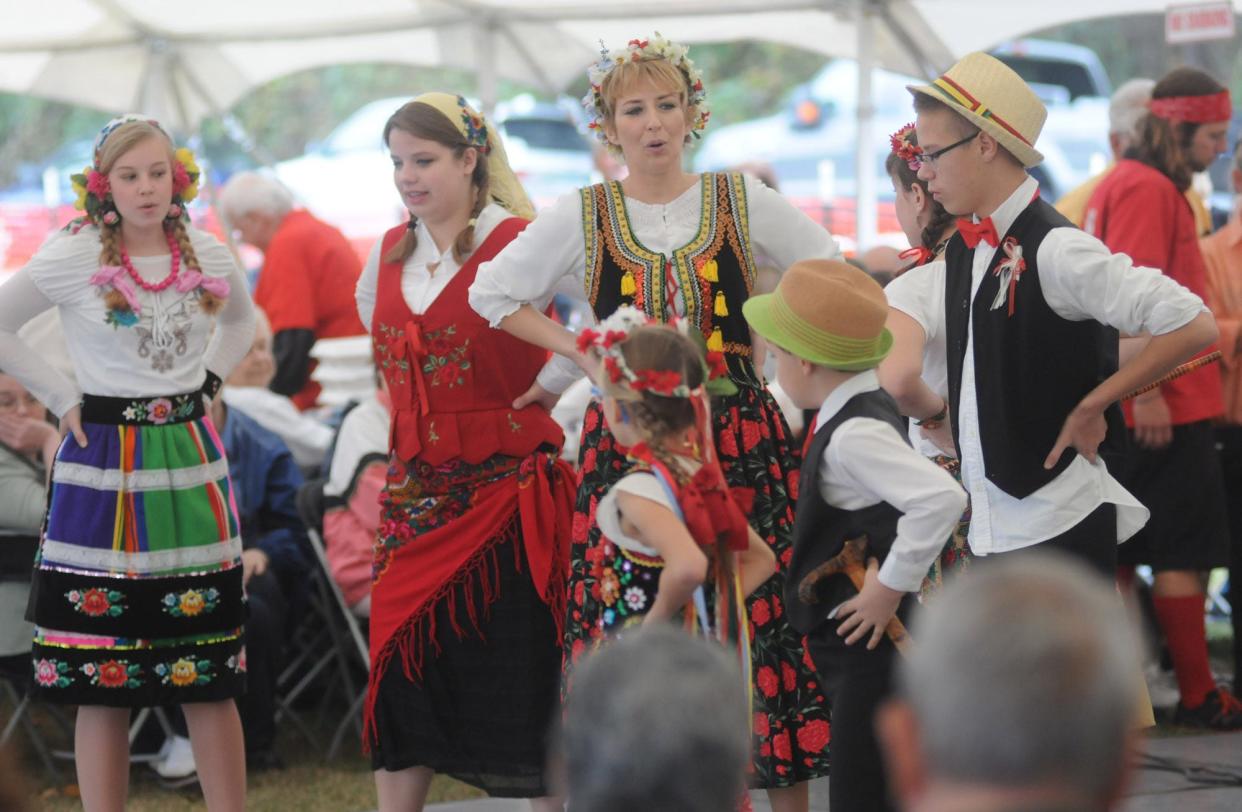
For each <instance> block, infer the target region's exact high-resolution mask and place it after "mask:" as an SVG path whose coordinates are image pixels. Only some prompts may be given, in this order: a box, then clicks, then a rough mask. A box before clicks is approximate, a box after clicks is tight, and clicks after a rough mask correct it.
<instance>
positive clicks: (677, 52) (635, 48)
mask: <svg viewBox="0 0 1242 812" xmlns="http://www.w3.org/2000/svg"><path fill="white" fill-rule="evenodd" d="M599 53H600V58H599V60H598V61H597V62H594V63H592V64H591V65H590V67H588V68H587V77H588V78H589V79H590V81H591V88H590V90H588V91H587V92H586V95H585V96H583V97H582V106H583V108H585V109H586V111H587V114H588V115H589V116H590V117H591V120H590V123H589V124H588V125H587V126H588V127H589V128H590V130H591V132H593V133H595V137H596V138H598V139H599V140H600V142H601V143H602V144H604V146H606V147H608V149H610V150H613V151H617V150H618V149H619V148H618V147H617V146H616V145H615V144H612V143H610V142H609V141H608V136H607V134H606V133H605V132H604V99H603V95H602V93H601V91H600V88H601V87H602V86H603V84H604V79H605V78H607V76H608V74H610V73H612V71H613V70H614V69H615V68H616V67H617V66H618V65H624V64H625V63H626V62H641V61H643V60H655V59H667V60H668V61H669V62H671V63H672V64H673V67H675V68H677V69H678V70H679V71H681V73H682V75H683V76H685V77H686V104H687V105H688V106H690V107H693V108H695V110H697V115H696V116H695V119H694V121H692V122H690V132H688V133H687V134H686V143H687V144H688V143H690V138H691V136H693V137H695V138H701V137H702V136H701V133H702V131H703V130H705V129H707V120H708V119H709V118H711V110H709V109H708V108H707V91H706V90H704V88H703V74H701V73H699V71H698V69H697V68H695V67H694V62H693V61H692V60H691V59H690V56H689V53H690V49H689V48H687V47H686V46H684V45H680V44H678V43H676V42H673V41H671V40H668V39H665V38H664V37H663V36H662V35H661V34H660V32H659V31H656V32H655V33H654V34H652V35H651V37H649V38H648V39H632V40H630V41H629V42H628V43H626V46H625V47H624V48H617V49H615V50H612V51H610V50H608V48H607V47H606V46H604V44H603V43H602V42H601V43H600V51H599Z"/></svg>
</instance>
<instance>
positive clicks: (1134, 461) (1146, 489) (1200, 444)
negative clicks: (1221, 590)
mask: <svg viewBox="0 0 1242 812" xmlns="http://www.w3.org/2000/svg"><path fill="white" fill-rule="evenodd" d="M1131 440H1132V442H1131V444H1130V448H1129V449H1128V450H1127V451H1126V453H1125V455H1124V456H1123V457H1122V460H1121V465H1120V466H1119V467H1118V471H1117V479H1118V480H1119V481H1120V482H1121V484H1122V485H1124V486H1125V487H1126V489H1127V490H1128V491H1130V493H1132V494H1134V496H1135V497H1136V498H1137V499H1138V500H1139V501H1140V502H1142V503H1143V504H1144V505H1146V506H1147V509H1148V510H1150V511H1151V519H1150V520H1149V521H1148V522H1147V525H1146V526H1145V527H1144V528H1143V529H1142V530H1140V531H1139V532H1138V533H1136V534H1135V535H1134V536H1133V537H1132V538H1131V539H1130V540H1129V541H1127V542H1126V543H1124V544H1122V545H1121V548H1120V549H1119V550H1118V556H1117V557H1118V562H1119V563H1121V564H1125V565H1135V564H1147V565H1149V566H1151V568H1152V569H1153V570H1155V571H1157V572H1159V571H1162V570H1209V569H1212V568H1213V567H1223V566H1225V565H1226V564H1228V563H1229V524H1228V517H1227V513H1226V506H1225V486H1224V478H1223V476H1222V474H1221V468H1220V457H1219V454H1218V452H1217V451H1216V440H1215V435H1214V434H1213V431H1212V425H1211V423H1210V422H1209V421H1206V420H1202V421H1199V422H1197V423H1187V424H1186V425H1182V426H1174V427H1173V441H1172V442H1170V443H1169V444H1168V445H1167V446H1165V447H1164V448H1160V449H1154V450H1153V449H1148V448H1142V447H1141V446H1139V445H1138V443H1137V442H1136V441H1133V433H1132V434H1131Z"/></svg>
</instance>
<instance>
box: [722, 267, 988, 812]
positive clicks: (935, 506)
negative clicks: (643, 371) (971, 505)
mask: <svg viewBox="0 0 1242 812" xmlns="http://www.w3.org/2000/svg"><path fill="white" fill-rule="evenodd" d="M742 312H743V314H744V315H745V317H746V320H747V321H748V322H749V323H750V326H751V328H752V329H753V330H754V331H755V332H757V333H758V334H759V335H760V336H762V337H763V339H764V340H765V341H766V342H767V344H768V346H769V347H771V348H772V351H773V354H774V355H775V357H776V376H777V380H778V381H779V382H780V384H781V386H782V387H783V388H784V390H785V392H786V393H787V394H788V395H789V397H790V398H791V399H792V400H793V402H794V404H795V405H797V406H798V407H799V408H803V409H811V408H817V409H819V413H818V416H817V419H816V425H817V426H818V428H817V429H816V430H815V433H814V435H813V437H812V439H811V441H810V445H809V446H808V447H807V452H806V457H805V460H804V462H803V464H802V471H801V475H800V479H799V482H800V483H801V488H800V497H799V499H798V509H797V515H796V517H795V520H794V542H793V558H792V559H791V561H790V564H789V576H788V579H787V580H786V584H785V607H786V613H787V615H788V618H789V622H790V624H791V625H792V626H793V627H794V629H796V630H797V631H799V632H801V633H802V634H805V635H807V651H808V652H809V653H810V655H811V659H812V660H813V661H814V663H815V668H816V670H817V671H819V674H820V677H821V679H822V681H823V683H824V685H825V688H826V693H827V696H828V698H829V702H830V704H831V708H832V715H831V718H832V758H833V765H832V773H831V776H830V779H829V784H830V789H829V792H830V794H831V797H832V808H833V810H834V812H842V810H844V811H845V812H854V811H856V810H887V809H891V808H892V807H891V805H890V803H889V800H888V794H887V791H886V786H885V781H884V773H883V767H882V763H881V756H880V751H879V747H878V745H877V744H876V740H875V733H874V729H873V727H872V717H873V715H874V712H875V709H876V708H877V707H878V705H879V704H880V702H881V701H882V700H883V699H884V698H885V697H886V696H887V695H888V692H889V682H890V674H891V672H892V665H893V657H894V656H895V649H894V647H893V644H892V642H891V641H890V640H887V639H884V637H883V635H884V628H885V626H886V625H887V624H888V622H889V621H890V620H891V619H892V618H893V616H894V614H896V615H899V616H905V615H906V613H907V612H908V611H909V610H910V608H911V607H912V606H913V604H914V598H913V596H912V595H911V594H910V593H914V592H917V591H918V590H919V587H920V586H921V584H922V582H923V577H924V575H926V574H927V569H928V567H929V566H931V562H932V561H933V560H934V559H935V558H936V556H937V555H939V554H940V549H941V547H942V543H943V540H944V539H946V538H948V534H949V532H950V531H951V530H952V528H953V526H954V525H955V524H956V523H957V520H958V518H959V517H960V516H961V515H962V511H963V510H964V509H965V507H966V494H965V493H963V491H962V489H961V487H960V486H959V485H958V484H957V483H956V482H955V481H954V480H953V477H952V476H950V475H949V474H948V473H946V472H945V471H944V470H943V469H941V468H940V467H939V466H937V465H936V464H935V463H933V462H932V461H931V460H929V459H927V458H926V457H924V456H923V455H922V454H920V453H919V452H917V451H915V450H914V449H913V448H912V447H911V446H910V445H909V442H908V440H907V439H906V433H905V426H904V425H903V423H902V419H901V415H899V414H898V412H897V406H896V404H895V403H894V401H893V399H892V398H891V397H890V396H889V395H888V394H887V393H886V392H884V391H883V390H882V389H880V384H879V379H878V378H877V377H876V373H875V367H876V366H877V365H878V364H879V363H880V361H881V360H883V359H884V357H885V356H886V355H887V354H888V352H889V350H890V349H891V347H892V343H893V337H892V335H891V334H890V333H889V331H888V330H887V329H886V328H885V327H884V322H885V319H886V318H887V315H888V303H887V301H886V300H885V298H884V291H883V290H882V289H881V288H880V286H879V284H877V283H876V282H875V281H874V280H873V279H871V277H869V276H868V275H867V274H866V273H864V272H863V271H860V270H858V269H857V268H854V267H853V266H851V265H848V264H846V263H844V262H838V261H835V260H819V259H815V260H804V261H801V262H797V263H795V264H794V265H792V266H790V268H789V270H788V271H786V272H785V274H784V275H783V276H782V278H781V281H780V284H779V285H778V286H777V288H776V290H775V291H774V292H773V293H770V294H764V295H760V296H753V297H751V298H750V300H748V301H747V302H746V303H745V304H744V305H743V306H742ZM859 535H865V536H866V537H867V546H868V552H867V555H868V556H869V557H870V558H872V561H871V562H870V563H869V566H868V569H867V575H866V579H865V583H864V586H863V589H862V592H861V593H857V594H856V593H855V590H854V588H853V586H852V585H851V584H850V582H849V580H848V579H847V578H846V577H845V576H844V575H833V576H830V577H828V578H826V579H824V580H823V581H821V582H820V584H819V586H818V593H817V595H818V598H819V601H818V603H816V604H815V605H810V604H807V603H803V602H802V601H801V600H800V599H799V597H798V587H799V584H800V583H801V582H802V579H803V578H804V577H806V576H807V575H808V574H809V573H810V572H811V571H812V570H814V569H815V568H816V567H818V566H820V565H821V564H824V563H825V562H827V561H828V560H829V559H831V558H833V557H834V556H836V555H837V554H838V553H840V552H841V550H842V547H843V545H844V542H845V540H846V539H847V538H855V537H857V536H859Z"/></svg>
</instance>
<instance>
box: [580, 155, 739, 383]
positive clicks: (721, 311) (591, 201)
mask: <svg viewBox="0 0 1242 812" xmlns="http://www.w3.org/2000/svg"><path fill="white" fill-rule="evenodd" d="M699 193H700V195H701V196H702V214H701V215H700V222H699V230H698V233H697V234H695V236H694V237H692V238H691V240H690V242H688V243H686V244H685V245H683V246H681V247H680V248H677V249H676V250H674V251H673V252H672V253H670V254H667V255H666V254H661V253H657V252H655V251H652V250H650V249H649V248H647V247H646V246H644V245H643V244H642V243H640V242H639V241H638V238H637V237H635V236H634V233H633V231H632V229H631V228H630V221H629V213H628V212H627V211H626V206H625V195H624V193H623V192H622V190H621V184H620V183H619V182H617V181H612V182H610V183H599V184H596V185H594V186H589V187H587V188H585V189H583V190H582V191H581V196H582V222H583V228H584V239H585V243H586V260H587V266H586V277H585V286H586V295H587V301H588V302H590V304H591V309H592V310H593V311H594V313H595V318H596V319H598V320H600V321H602V320H604V319H606V318H608V317H609V316H611V315H612V314H613V312H614V311H616V309H617V308H618V307H619V306H621V305H631V306H633V307H636V308H638V309H639V310H642V311H643V312H645V313H646V314H647V315H648V316H649V317H650V318H652V319H654V320H655V321H659V322H667V321H669V320H671V319H672V318H673V316H674V314H673V313H672V312H670V311H669V310H668V287H667V284H666V277H667V276H668V275H669V274H670V273H671V274H672V275H674V276H675V277H676V279H677V286H678V288H679V293H678V295H679V296H681V297H682V302H683V303H684V305H685V313H686V318H687V319H688V320H689V321H690V322H691V323H692V324H694V326H695V327H697V328H698V329H699V331H700V333H701V334H702V336H703V339H704V340H705V341H706V342H707V343H708V348H709V349H714V350H719V351H721V352H723V353H724V355H725V362H726V363H727V365H728V367H729V375H730V377H731V378H732V379H733V381H734V382H735V383H739V384H747V385H750V386H761V385H762V384H761V383H760V382H759V379H758V376H757V375H756V373H755V369H754V365H753V364H752V363H751V355H752V350H751V345H750V325H749V323H748V322H747V321H746V319H745V317H743V315H742V304H743V303H744V302H745V301H746V300H747V299H748V298H749V297H750V292H751V289H752V288H753V286H754V281H755V262H754V258H753V257H752V256H751V251H750V225H749V205H748V202H747V199H746V184H745V181H744V179H743V177H742V176H741V175H740V174H725V173H717V174H707V175H704V176H703V178H702V181H701V185H700V190H699ZM709 263H710V264H711V265H710V269H708V268H707V267H705V266H708V264H709Z"/></svg>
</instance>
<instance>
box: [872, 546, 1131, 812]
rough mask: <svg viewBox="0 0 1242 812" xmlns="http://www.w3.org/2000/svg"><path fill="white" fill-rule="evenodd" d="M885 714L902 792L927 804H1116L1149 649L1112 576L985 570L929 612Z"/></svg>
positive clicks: (1072, 566) (910, 804) (1029, 563)
mask: <svg viewBox="0 0 1242 812" xmlns="http://www.w3.org/2000/svg"><path fill="white" fill-rule="evenodd" d="M912 637H913V639H914V646H913V648H912V652H911V656H910V657H908V658H904V659H902V660H901V662H900V664H899V666H898V686H899V687H898V692H897V696H896V697H895V698H894V699H893V700H891V701H890V702H889V703H888V704H887V705H886V706H885V707H883V708H882V709H881V711H880V713H879V714H877V720H876V727H877V732H878V734H879V738H880V741H881V744H882V746H883V748H884V750H885V754H886V757H887V760H888V766H889V775H890V777H891V786H892V787H893V788H894V791H895V793H896V794H897V796H898V798H897V800H898V801H899V802H900V805H901V808H903V809H906V810H918V812H1011V811H1012V812H1016V810H1022V812H1103V810H1111V809H1117V808H1118V807H1119V805H1120V801H1121V797H1122V791H1123V789H1124V785H1125V779H1126V775H1127V772H1128V770H1127V765H1128V763H1129V758H1130V754H1129V750H1130V746H1131V745H1132V744H1134V737H1135V735H1136V725H1135V722H1136V709H1137V708H1138V707H1139V696H1140V694H1139V690H1140V681H1139V679H1138V678H1137V675H1138V673H1139V672H1138V649H1137V645H1136V643H1135V640H1134V639H1133V636H1132V633H1131V630H1130V624H1129V622H1128V621H1127V618H1126V615H1125V611H1124V610H1123V608H1122V605H1121V601H1120V599H1119V598H1118V597H1117V594H1116V592H1115V590H1114V587H1113V585H1112V584H1111V583H1109V582H1106V581H1105V580H1103V579H1101V578H1099V577H1098V576H1096V575H1095V574H1093V573H1091V572H1089V571H1088V570H1087V569H1086V568H1084V567H1083V566H1081V565H1080V564H1077V563H1075V562H1074V561H1072V560H1071V559H1069V558H1065V557H1062V556H1061V555H1057V554H1054V553H1049V552H1034V553H1031V554H1029V555H1026V556H1022V557H1020V558H1017V559H1014V560H1009V559H1006V558H1002V559H1001V560H1000V561H999V562H998V563H996V564H994V565H989V566H980V567H978V568H976V569H975V570H974V571H973V572H972V573H971V574H970V576H969V577H964V578H959V579H957V580H955V581H951V582H949V584H948V586H946V587H945V588H944V590H943V591H941V592H939V593H938V594H937V598H936V600H934V601H932V602H930V603H929V604H928V605H927V606H925V607H924V608H923V609H922V610H921V614H919V615H918V616H917V617H916V619H915V623H914V628H913V630H912Z"/></svg>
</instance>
